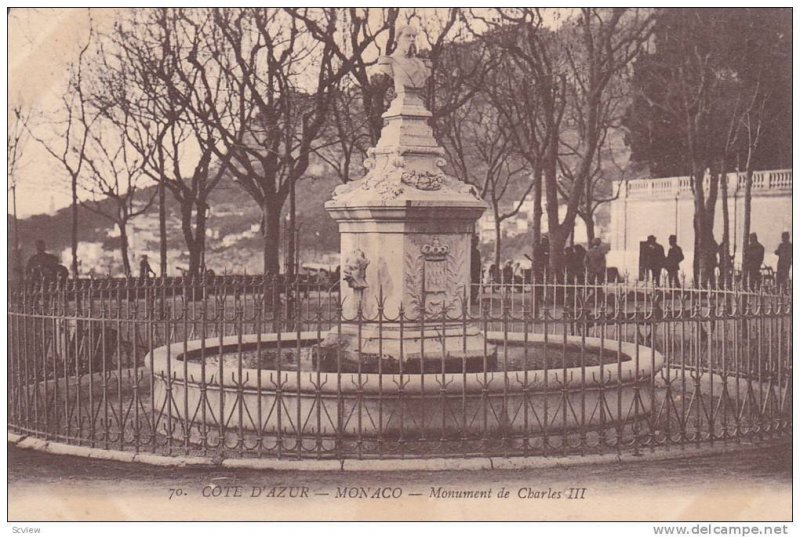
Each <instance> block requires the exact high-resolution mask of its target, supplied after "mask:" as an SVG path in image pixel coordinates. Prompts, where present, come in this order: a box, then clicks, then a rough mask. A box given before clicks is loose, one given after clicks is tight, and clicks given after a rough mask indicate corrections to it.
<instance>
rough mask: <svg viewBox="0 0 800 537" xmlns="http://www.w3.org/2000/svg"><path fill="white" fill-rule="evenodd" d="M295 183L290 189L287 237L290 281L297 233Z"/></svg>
mask: <svg viewBox="0 0 800 537" xmlns="http://www.w3.org/2000/svg"><path fill="white" fill-rule="evenodd" d="M294 187H295V183H292V186H291V189H290V190H289V229H288V230H287V235H288V237H287V238H286V239H287V240H286V260H285V261H286V277H287V278H288V279H289V281H292V280H293V279H294V273H295V266H294V261H295V251H294V247H295V236H296V234H297V206H296V204H295V188H294Z"/></svg>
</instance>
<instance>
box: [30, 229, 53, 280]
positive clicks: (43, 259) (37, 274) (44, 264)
mask: <svg viewBox="0 0 800 537" xmlns="http://www.w3.org/2000/svg"><path fill="white" fill-rule="evenodd" d="M58 268H59V266H58V258H57V257H56V256H54V255H53V254H49V253H47V251H46V247H45V243H44V241H43V240H41V239H39V240H37V241H36V253H35V254H33V255H32V256H31V257H30V258H29V259H28V263H27V264H26V265H25V274H27V276H28V278H30V279H31V280H34V281H36V280H45V281H50V280H52V279H53V278H55V277H56V275H57V274H58Z"/></svg>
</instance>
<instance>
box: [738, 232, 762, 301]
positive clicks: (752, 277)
mask: <svg viewBox="0 0 800 537" xmlns="http://www.w3.org/2000/svg"><path fill="white" fill-rule="evenodd" d="M763 263H764V245H763V244H761V243H760V242H758V235H756V234H755V233H751V234H750V238H749V240H748V241H747V248H745V250H744V259H743V260H742V272H743V276H744V279H745V287H746V288H748V289H758V287H759V285H761V265H762V264H763Z"/></svg>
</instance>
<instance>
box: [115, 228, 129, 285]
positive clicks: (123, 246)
mask: <svg viewBox="0 0 800 537" xmlns="http://www.w3.org/2000/svg"><path fill="white" fill-rule="evenodd" d="M117 227H118V228H119V253H120V255H121V256H122V270H123V271H124V272H125V277H126V278H129V277H130V275H131V261H130V258H129V257H128V226H127V225H126V223H125V222H124V221H123V222H117Z"/></svg>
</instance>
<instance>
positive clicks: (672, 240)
mask: <svg viewBox="0 0 800 537" xmlns="http://www.w3.org/2000/svg"><path fill="white" fill-rule="evenodd" d="M668 240H669V251H668V252H667V257H666V258H665V259H664V268H665V269H667V284H668V285H669V286H670V287H680V286H681V283H680V281H679V280H678V272H680V266H681V261H683V250H682V249H681V247H680V246H678V238H677V237H676V236H675V235H670V236H669V239H668Z"/></svg>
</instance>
